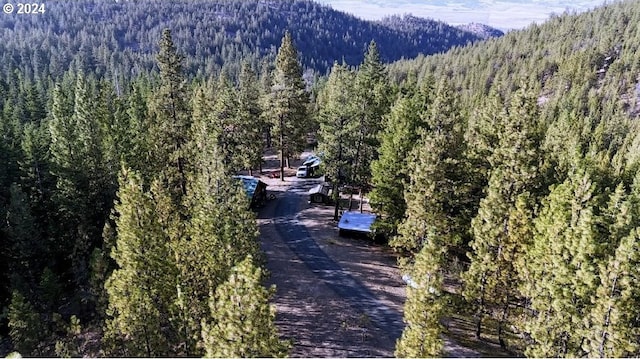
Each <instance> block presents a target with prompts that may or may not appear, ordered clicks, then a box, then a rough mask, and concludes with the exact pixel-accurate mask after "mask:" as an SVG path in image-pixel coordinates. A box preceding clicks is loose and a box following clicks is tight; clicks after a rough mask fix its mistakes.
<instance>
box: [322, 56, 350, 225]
mask: <svg viewBox="0 0 640 359" xmlns="http://www.w3.org/2000/svg"><path fill="white" fill-rule="evenodd" d="M352 97H353V74H352V73H351V71H349V69H347V67H346V65H338V63H334V65H333V68H332V69H331V74H329V78H328V79H327V83H326V84H325V87H324V88H323V90H322V92H321V93H320V94H319V98H318V105H319V108H320V109H319V113H318V117H319V118H318V122H319V123H320V131H319V137H320V140H319V148H320V151H321V152H323V153H324V166H325V169H324V170H325V173H326V175H327V176H328V177H330V178H331V181H332V183H333V200H334V201H335V210H334V220H336V221H337V220H338V208H339V206H340V195H339V192H338V187H340V185H341V184H343V183H345V182H346V181H347V179H349V178H351V175H352V173H351V172H350V171H349V164H350V163H352V161H353V158H354V157H353V156H354V140H355V138H354V129H355V127H356V122H355V117H354V108H353V106H352Z"/></svg>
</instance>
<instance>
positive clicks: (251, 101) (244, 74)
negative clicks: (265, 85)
mask: <svg viewBox="0 0 640 359" xmlns="http://www.w3.org/2000/svg"><path fill="white" fill-rule="evenodd" d="M238 126H239V132H240V136H239V137H240V140H239V142H240V144H239V146H238V152H239V155H238V156H239V163H240V165H241V166H242V168H244V169H248V170H249V173H250V174H251V173H252V171H253V169H255V168H258V167H261V166H262V153H263V151H264V148H265V143H264V138H263V134H264V133H265V131H266V130H267V128H266V123H264V118H263V116H262V108H261V107H260V88H259V85H258V78H257V76H256V73H255V72H254V71H253V70H252V69H251V65H250V64H249V63H248V62H244V63H243V64H242V70H241V72H240V80H239V90H238Z"/></svg>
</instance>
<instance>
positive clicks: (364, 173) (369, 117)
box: [353, 40, 393, 185]
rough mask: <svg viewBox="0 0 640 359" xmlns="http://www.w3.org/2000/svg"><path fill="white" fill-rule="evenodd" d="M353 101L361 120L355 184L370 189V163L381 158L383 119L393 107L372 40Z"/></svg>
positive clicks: (384, 75)
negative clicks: (379, 151)
mask: <svg viewBox="0 0 640 359" xmlns="http://www.w3.org/2000/svg"><path fill="white" fill-rule="evenodd" d="M353 101H354V102H355V104H356V105H355V107H356V111H357V112H356V113H357V115H356V118H357V120H358V127H357V129H356V133H357V134H358V137H357V139H356V153H355V157H354V162H353V173H354V182H355V184H357V185H367V184H369V181H370V177H371V171H370V168H371V162H372V161H373V160H374V159H376V158H377V157H378V154H377V149H378V147H379V145H380V143H379V140H378V133H379V132H380V130H381V126H382V123H383V117H384V116H385V115H386V114H387V113H388V112H389V108H390V107H391V104H392V103H393V98H392V94H391V88H390V86H389V79H388V77H387V72H386V69H385V67H384V65H383V64H382V61H381V60H380V52H379V51H378V46H377V45H376V43H375V41H373V40H372V41H371V42H370V43H369V47H368V48H367V51H366V52H365V55H364V61H363V62H362V64H361V65H360V68H359V69H358V73H357V75H356V79H355V94H354V99H353Z"/></svg>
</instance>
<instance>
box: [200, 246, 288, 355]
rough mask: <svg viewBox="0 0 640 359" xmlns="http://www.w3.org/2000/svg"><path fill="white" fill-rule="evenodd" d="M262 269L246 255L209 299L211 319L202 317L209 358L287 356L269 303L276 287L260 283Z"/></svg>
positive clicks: (285, 347)
mask: <svg viewBox="0 0 640 359" xmlns="http://www.w3.org/2000/svg"><path fill="white" fill-rule="evenodd" d="M261 280H262V270H261V269H260V268H259V267H256V266H255V264H254V263H253V258H252V257H251V256H247V258H246V259H245V260H243V261H242V262H240V263H238V265H237V266H235V267H234V268H233V270H232V271H231V273H230V275H229V278H228V279H227V280H226V281H225V282H224V283H223V284H222V285H220V286H219V287H218V288H217V289H216V291H215V296H213V293H212V296H211V299H210V301H209V306H210V311H211V322H210V323H207V322H204V320H203V329H202V330H203V333H202V336H203V338H204V347H205V350H206V356H207V357H227V358H228V357H284V356H286V354H287V352H288V345H287V343H286V342H283V341H280V339H279V338H278V333H277V330H276V326H275V323H274V321H275V310H274V309H273V307H272V306H271V305H270V304H269V298H270V297H271V295H273V290H274V289H273V288H271V289H270V290H267V289H265V288H264V287H262V285H261Z"/></svg>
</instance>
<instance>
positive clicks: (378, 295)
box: [258, 154, 500, 357]
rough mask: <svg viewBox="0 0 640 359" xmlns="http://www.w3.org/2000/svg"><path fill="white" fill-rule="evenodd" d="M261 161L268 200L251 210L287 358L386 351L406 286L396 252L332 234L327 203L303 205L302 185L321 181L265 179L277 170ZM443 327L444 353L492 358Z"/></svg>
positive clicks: (453, 326)
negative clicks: (287, 343)
mask: <svg viewBox="0 0 640 359" xmlns="http://www.w3.org/2000/svg"><path fill="white" fill-rule="evenodd" d="M305 157H306V156H305V155H304V154H303V156H302V158H303V159H304V158H305ZM266 160H267V162H266V166H265V167H264V168H263V173H265V175H262V176H260V179H261V180H262V181H264V182H266V183H267V184H268V190H269V192H270V193H273V194H275V196H276V199H274V200H271V201H268V202H267V204H266V205H265V207H264V208H262V209H261V210H260V211H259V213H258V223H259V226H260V233H261V235H260V240H261V245H262V249H263V250H264V251H265V253H266V257H267V268H268V270H269V271H270V274H271V276H270V278H269V283H268V284H275V285H276V288H277V289H276V295H275V297H274V299H273V303H274V304H275V305H276V308H277V313H278V314H277V316H276V324H277V325H278V329H279V332H280V335H281V336H282V337H283V338H286V339H290V340H291V341H292V344H293V347H292V350H291V352H290V356H292V357H391V356H393V352H394V348H395V342H396V340H397V338H399V336H400V335H401V333H402V328H403V326H404V325H403V323H402V311H403V305H404V301H405V286H406V284H405V283H404V282H403V280H402V278H401V273H400V271H399V269H398V268H397V258H396V255H395V254H394V253H393V252H392V251H391V250H390V249H389V248H388V247H386V246H381V245H377V244H374V243H373V242H372V241H371V240H368V239H356V238H345V237H341V236H339V235H338V230H337V228H336V223H335V222H334V221H333V207H332V206H325V205H320V204H313V205H312V204H309V203H308V202H307V201H308V195H307V193H308V190H309V189H310V188H312V187H313V186H315V185H317V184H318V183H320V182H321V180H319V179H298V178H295V177H293V176H294V175H295V172H294V170H293V169H288V170H287V171H286V176H285V181H284V182H283V181H281V180H280V179H279V178H271V176H269V175H266V174H267V173H273V172H275V171H276V170H277V160H276V157H275V156H273V155H272V156H267V157H266ZM298 162H300V161H292V167H293V168H295V167H296V166H297V165H298ZM462 324H469V325H470V323H462ZM447 327H448V329H449V334H448V335H447V336H446V337H445V338H444V339H445V348H444V355H445V356H450V357H478V356H500V353H499V352H496V351H495V350H494V348H491V347H487V345H486V343H479V342H478V341H477V340H475V338H473V339H470V340H464V341H462V339H465V338H466V337H467V334H468V332H467V330H461V328H462V327H463V325H461V323H453V322H452V321H448V323H447ZM470 327H472V325H470ZM470 332H471V331H470ZM463 342H464V343H465V344H464V345H465V346H462V345H460V344H458V343H463ZM486 349H488V350H486Z"/></svg>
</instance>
